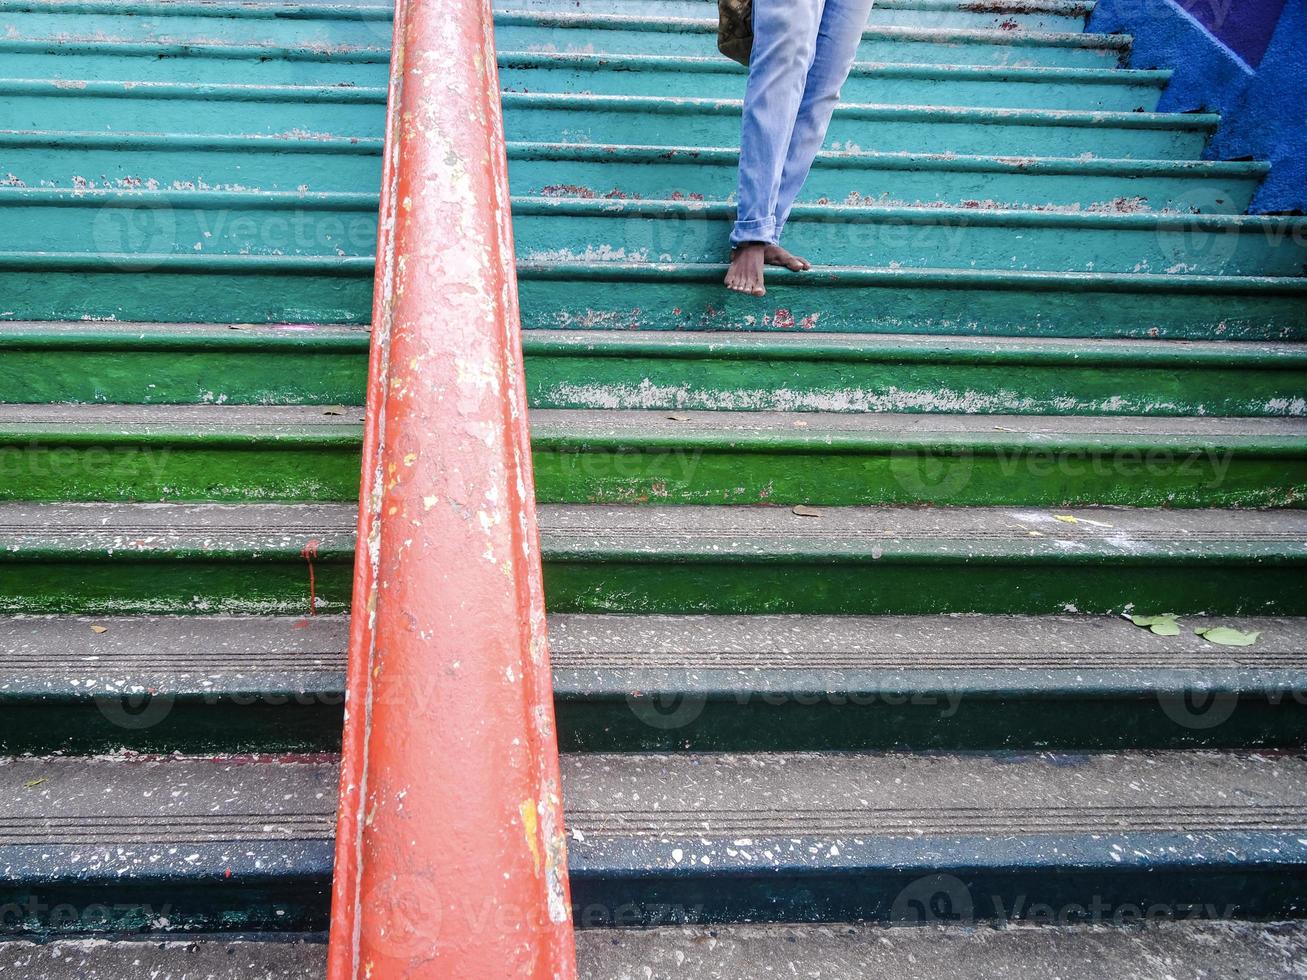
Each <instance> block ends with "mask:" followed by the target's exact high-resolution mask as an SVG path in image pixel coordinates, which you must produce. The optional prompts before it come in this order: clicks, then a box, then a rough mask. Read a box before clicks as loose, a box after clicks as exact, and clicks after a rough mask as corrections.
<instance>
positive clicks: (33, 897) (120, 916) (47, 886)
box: [0, 840, 333, 936]
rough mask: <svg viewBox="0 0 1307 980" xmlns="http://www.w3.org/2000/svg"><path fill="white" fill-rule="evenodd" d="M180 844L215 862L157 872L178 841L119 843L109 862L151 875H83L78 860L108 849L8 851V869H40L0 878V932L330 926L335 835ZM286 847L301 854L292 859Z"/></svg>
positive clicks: (1, 857) (4, 857)
mask: <svg viewBox="0 0 1307 980" xmlns="http://www.w3.org/2000/svg"><path fill="white" fill-rule="evenodd" d="M181 846H182V847H184V848H185V849H186V852H187V854H190V855H194V856H195V857H196V858H197V859H200V858H205V859H207V862H205V863H207V864H208V867H203V868H200V867H196V868H195V869H193V870H191V869H188V870H183V869H180V868H170V869H169V870H167V871H161V870H156V865H155V864H154V863H153V862H157V861H158V860H159V858H160V856H161V855H163V854H165V853H167V852H171V853H172V854H174V855H175V854H176V852H177V850H178V848H177V847H175V846H174V847H167V846H166V845H153V846H142V847H137V848H131V847H122V848H114V849H112V850H111V851H109V852H108V853H107V854H105V855H104V864H105V865H106V866H108V867H113V866H114V865H113V864H112V863H111V862H132V863H139V865H141V866H144V867H148V868H150V869H151V872H152V873H151V874H148V875H142V876H140V877H133V878H127V879H125V880H124V879H119V880H114V877H113V873H112V871H106V872H104V873H103V875H96V874H95V872H89V873H87V872H82V873H79V867H80V866H84V865H87V864H92V863H94V862H95V860H96V859H97V858H99V856H100V855H99V854H98V853H96V852H97V849H96V848H94V847H93V846H90V845H87V846H77V847H68V846H65V847H40V846H27V847H23V846H10V847H4V848H0V862H3V866H4V867H6V868H11V869H12V868H14V867H15V866H19V865H22V866H26V867H27V868H29V869H32V870H31V871H30V872H29V875H28V876H27V879H28V880H22V879H19V880H13V879H12V878H10V880H6V881H5V882H3V883H0V908H4V909H5V910H6V916H5V919H4V921H3V923H0V934H7V935H18V934H31V933H39V934H42V935H83V936H85V935H87V934H91V935H94V934H114V933H116V934H120V935H122V934H126V935H132V934H135V933H140V932H144V931H147V930H160V929H171V930H192V931H200V932H249V933H257V932H283V931H285V932H304V931H314V930H325V929H326V928H327V919H328V907H329V902H330V896H331V858H332V849H333V844H332V842H331V841H329V840H327V841H308V842H296V844H295V845H293V847H292V846H288V845H287V844H286V843H284V842H283V843H279V844H254V845H244V846H239V848H236V849H233V848H232V846H231V845H229V844H185V845H181ZM233 850H238V851H239V856H235V855H233V856H232V858H231V863H232V864H235V865H237V868H236V869H232V868H231V867H226V868H224V867H223V865H222V861H223V856H224V855H223V851H227V852H229V853H230V852H232V851H233ZM288 852H290V853H292V854H293V855H294V857H293V858H290V859H288V858H287V856H286V855H287V854H288ZM93 854H94V857H93V856H92V855H93ZM133 859H135V860H134V861H133ZM165 860H166V859H165ZM38 862H42V863H44V865H45V871H46V873H45V874H43V875H38V874H37V873H36V872H35V865H36V864H37V863H38ZM256 862H259V863H256ZM199 863H200V862H199V861H198V860H197V862H196V864H197V865H198V864H199ZM188 871H189V873H188ZM52 879H53V880H52Z"/></svg>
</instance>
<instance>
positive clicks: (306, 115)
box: [0, 86, 386, 137]
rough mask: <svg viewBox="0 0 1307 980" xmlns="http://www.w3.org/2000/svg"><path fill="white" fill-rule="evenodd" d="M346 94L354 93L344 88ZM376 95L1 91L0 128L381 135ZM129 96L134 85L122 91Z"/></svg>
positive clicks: (380, 103) (380, 102) (381, 111)
mask: <svg viewBox="0 0 1307 980" xmlns="http://www.w3.org/2000/svg"><path fill="white" fill-rule="evenodd" d="M346 91H348V90H346ZM367 91H368V92H369V93H371V92H376V93H377V94H376V98H371V97H369V98H368V99H367V100H366V101H365V100H364V99H362V98H351V99H350V100H349V101H337V102H315V103H310V102H307V101H306V100H301V99H295V100H287V101H258V100H255V99H249V100H235V99H221V100H218V99H210V98H206V97H205V96H204V94H203V93H202V92H201V91H200V90H198V89H197V90H196V93H195V94H194V95H178V96H176V97H174V96H166V97H164V96H159V95H150V94H145V92H144V90H142V89H136V90H135V91H134V94H121V95H118V94H108V93H101V92H98V91H94V90H89V89H86V90H81V91H80V92H79V91H77V90H74V89H60V88H55V87H54V86H50V87H49V90H48V91H42V92H30V91H16V90H13V89H12V88H11V89H10V90H9V91H0V129H20V130H49V129H50V127H51V125H52V124H53V125H55V126H57V131H58V132H64V133H67V132H74V131H83V130H93V131H98V132H100V133H203V134H215V135H216V134H226V133H255V134H263V135H275V134H289V133H313V134H318V135H329V136H358V137H380V136H381V135H382V134H383V130H384V128H385V124H386V110H385V105H384V102H385V95H384V90H372V89H369V90H367ZM124 92H125V93H131V92H132V90H124Z"/></svg>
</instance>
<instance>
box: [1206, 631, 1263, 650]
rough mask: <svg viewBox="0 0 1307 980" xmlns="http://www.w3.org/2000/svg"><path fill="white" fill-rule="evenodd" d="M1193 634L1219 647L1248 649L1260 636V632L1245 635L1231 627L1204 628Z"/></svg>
mask: <svg viewBox="0 0 1307 980" xmlns="http://www.w3.org/2000/svg"><path fill="white" fill-rule="evenodd" d="M1194 632H1195V633H1197V634H1198V635H1199V636H1201V637H1202V638H1203V639H1204V640H1206V641H1207V642H1208V643H1215V644H1216V645H1217V646H1221V647H1250V646H1252V645H1253V644H1254V643H1256V642H1257V637H1259V636H1261V635H1262V631H1261V630H1253V631H1252V632H1251V633H1245V632H1244V631H1243V630H1237V629H1235V628H1234V627H1232V626H1206V627H1202V628H1200V629H1196V630H1194Z"/></svg>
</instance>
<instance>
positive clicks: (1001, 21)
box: [495, 0, 1094, 32]
mask: <svg viewBox="0 0 1307 980" xmlns="http://www.w3.org/2000/svg"><path fill="white" fill-rule="evenodd" d="M495 6H496V9H502V10H536V11H553V12H555V13H582V14H592V15H593V14H626V15H629V16H637V15H645V16H647V15H658V16H663V17H698V18H704V17H715V16H717V8H716V5H715V4H714V3H713V0H499V2H497V3H496V5H495ZM1093 6H1094V5H1093V4H1092V3H1075V2H1059V0H1047V2H1042V0H1040V2H1032V3H1025V2H1022V0H1002V2H995V3H983V4H982V3H967V2H966V0H877V3H876V4H875V6H873V7H872V9H871V17H870V19H869V23H870V24H871V25H873V26H876V27H954V28H965V29H973V30H980V29H990V30H1003V31H1011V30H1026V31H1061V32H1066V31H1079V30H1082V29H1083V28H1084V26H1085V20H1086V18H1087V17H1088V16H1089V13H1090V12H1091V11H1092V10H1093Z"/></svg>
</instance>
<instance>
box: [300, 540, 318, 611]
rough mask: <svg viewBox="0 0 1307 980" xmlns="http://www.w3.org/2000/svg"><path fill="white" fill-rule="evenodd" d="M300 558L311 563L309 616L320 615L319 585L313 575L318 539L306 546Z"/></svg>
mask: <svg viewBox="0 0 1307 980" xmlns="http://www.w3.org/2000/svg"><path fill="white" fill-rule="evenodd" d="M300 556H301V557H302V558H303V559H304V560H305V561H306V562H308V563H309V615H310V616H316V615H317V614H318V584H317V579H316V577H315V576H314V574H313V559H314V558H317V557H318V539H317V538H313V539H311V540H310V541H309V543H308V544H306V545H305V546H304V550H303V551H301V552H300Z"/></svg>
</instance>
